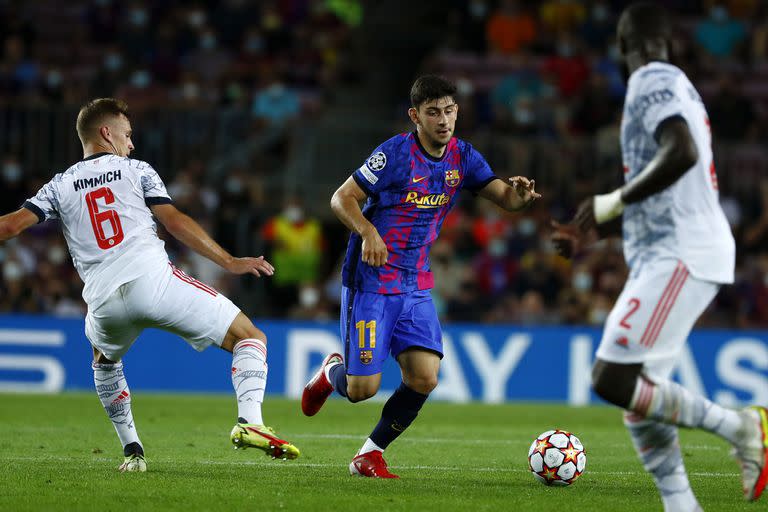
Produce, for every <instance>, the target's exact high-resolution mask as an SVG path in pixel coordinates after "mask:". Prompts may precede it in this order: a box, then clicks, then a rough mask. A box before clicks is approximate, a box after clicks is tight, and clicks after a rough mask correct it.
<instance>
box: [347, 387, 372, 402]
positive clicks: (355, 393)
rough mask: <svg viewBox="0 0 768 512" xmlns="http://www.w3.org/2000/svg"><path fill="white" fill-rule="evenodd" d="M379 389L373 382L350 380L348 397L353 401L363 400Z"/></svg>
mask: <svg viewBox="0 0 768 512" xmlns="http://www.w3.org/2000/svg"><path fill="white" fill-rule="evenodd" d="M378 391H379V387H378V385H376V384H374V383H372V382H356V383H351V382H350V383H349V384H348V385H347V399H348V400H349V401H350V402H353V403H354V402H362V401H363V400H368V399H369V398H371V397H373V396H374V395H376V393H377V392H378Z"/></svg>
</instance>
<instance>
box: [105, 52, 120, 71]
mask: <svg viewBox="0 0 768 512" xmlns="http://www.w3.org/2000/svg"><path fill="white" fill-rule="evenodd" d="M121 67H123V58H122V57H121V56H120V55H119V54H117V53H110V54H108V55H107V56H106V57H105V58H104V68H105V69H107V70H109V71H117V70H118V69H120V68H121Z"/></svg>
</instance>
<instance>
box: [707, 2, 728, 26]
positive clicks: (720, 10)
mask: <svg viewBox="0 0 768 512" xmlns="http://www.w3.org/2000/svg"><path fill="white" fill-rule="evenodd" d="M709 15H710V16H711V17H712V19H713V20H715V21H716V22H718V23H723V22H724V21H727V20H728V10H727V9H726V8H725V7H723V6H722V5H716V6H715V7H713V8H712V9H711V10H710V11H709Z"/></svg>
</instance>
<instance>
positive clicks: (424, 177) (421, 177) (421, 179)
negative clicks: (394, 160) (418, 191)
mask: <svg viewBox="0 0 768 512" xmlns="http://www.w3.org/2000/svg"><path fill="white" fill-rule="evenodd" d="M428 177H429V176H420V177H418V178H417V177H416V176H414V177H413V182H414V183H418V182H420V181H424V180H425V179H427V178H428Z"/></svg>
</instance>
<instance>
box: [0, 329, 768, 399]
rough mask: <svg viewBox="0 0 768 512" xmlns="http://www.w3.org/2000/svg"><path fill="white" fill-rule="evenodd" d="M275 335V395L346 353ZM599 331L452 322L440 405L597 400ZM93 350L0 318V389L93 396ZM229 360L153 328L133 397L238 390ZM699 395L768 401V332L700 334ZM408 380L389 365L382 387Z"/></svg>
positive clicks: (271, 387)
mask: <svg viewBox="0 0 768 512" xmlns="http://www.w3.org/2000/svg"><path fill="white" fill-rule="evenodd" d="M257 325H258V326H259V327H260V328H261V329H262V330H264V331H265V332H266V333H267V336H268V337H269V340H268V347H269V356H268V361H269V376H268V386H267V392H268V393H272V394H279V395H285V396H288V397H298V396H300V395H301V390H302V389H303V387H304V384H305V383H306V381H307V380H308V379H309V377H310V376H311V375H312V373H313V372H314V370H315V369H316V368H317V366H318V365H319V364H320V362H321V361H322V359H323V357H324V356H325V355H326V354H328V353H329V352H332V351H341V349H342V343H341V340H340V338H339V333H338V325H337V324H336V323H310V322H303V323H302V322H285V321H275V320H259V321H257ZM599 341H600V330H599V329H595V328H591V327H585V328H579V327H528V326H525V327H522V326H515V325H509V326H486V325H471V324H464V325H448V326H445V328H444V346H445V358H444V359H443V364H442V368H441V373H440V384H439V385H438V387H437V389H436V390H435V392H434V393H433V397H434V398H436V399H442V400H449V401H454V402H466V401H470V400H479V401H484V402H489V403H498V402H504V401H514V400H534V401H553V402H568V403H570V404H575V405H582V404H588V403H590V402H592V401H594V400H596V398H595V396H594V395H593V394H592V393H591V391H590V382H589V378H590V377H589V376H590V367H591V364H592V361H593V357H594V352H595V350H596V349H597V344H598V343H599ZM91 357H92V355H91V349H90V345H89V344H88V341H87V340H86V338H85V335H84V333H83V321H82V320H80V319H61V318H55V317H47V316H19V315H0V391H18V392H59V391H63V390H89V389H93V380H92V379H93V375H92V372H91V369H90V362H91ZM230 361H231V356H230V355H229V354H227V353H226V352H224V351H223V350H219V349H217V348H209V349H208V350H206V351H204V352H202V353H197V352H195V351H194V350H193V349H192V348H190V347H189V346H188V345H187V344H186V343H184V342H183V341H182V340H181V339H180V338H178V337H177V336H175V335H172V334H169V333H166V332H163V331H159V330H154V329H148V330H147V331H145V332H144V333H143V334H142V335H141V336H140V337H139V339H138V340H137V341H136V343H135V345H134V346H133V347H132V348H131V350H130V351H129V352H128V354H127V355H126V356H125V358H124V362H125V373H126V376H127V378H128V382H129V384H130V386H131V388H132V389H133V390H134V391H139V390H151V391H187V392H231V389H232V388H231V383H230V377H229V371H228V370H229V365H230ZM674 375H675V378H676V379H677V380H678V381H680V382H681V383H682V384H684V385H685V386H687V387H688V388H690V389H691V390H693V391H695V392H698V393H701V394H705V395H706V396H708V397H710V398H711V399H713V400H715V401H717V402H719V403H721V404H724V405H731V406H738V405H741V404H746V403H762V404H765V403H768V331H729V330H698V331H694V333H693V334H692V335H691V337H690V340H689V343H688V346H687V347H686V349H685V351H684V353H683V354H682V357H681V358H680V361H679V362H678V365H677V368H676V370H675V374H674ZM399 382H400V374H399V371H398V369H397V367H396V365H395V363H394V362H392V361H390V362H389V365H388V366H387V367H386V368H385V370H384V378H383V381H382V390H383V391H384V395H386V392H391V391H392V390H394V389H395V388H396V387H397V385H398V384H399Z"/></svg>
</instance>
